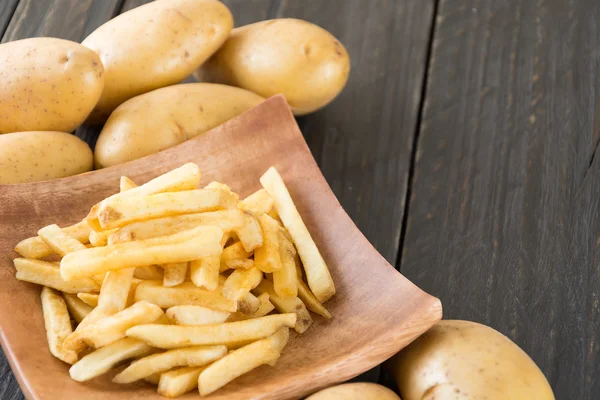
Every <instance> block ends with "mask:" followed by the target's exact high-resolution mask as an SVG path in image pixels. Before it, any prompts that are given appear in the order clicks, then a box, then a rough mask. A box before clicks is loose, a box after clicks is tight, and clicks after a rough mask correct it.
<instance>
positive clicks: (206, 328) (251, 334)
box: [127, 313, 296, 349]
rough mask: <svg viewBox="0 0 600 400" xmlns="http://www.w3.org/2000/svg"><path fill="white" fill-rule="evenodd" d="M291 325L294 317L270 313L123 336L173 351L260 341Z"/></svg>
mask: <svg viewBox="0 0 600 400" xmlns="http://www.w3.org/2000/svg"><path fill="white" fill-rule="evenodd" d="M295 324H296V314H293V313H290V314H274V315H267V316H265V317H261V318H255V319H250V320H247V321H238V322H226V323H224V324H214V325H156V324H150V325H138V326H134V327H132V328H130V329H129V330H128V331H127V336H129V337H134V338H136V339H140V340H143V341H145V342H146V343H148V344H150V345H151V346H154V347H159V348H162V349H174V348H179V347H186V346H201V345H214V344H225V345H227V344H234V343H239V342H243V341H250V340H257V339H262V338H265V337H267V336H270V335H272V334H273V333H275V332H277V330H278V329H279V328H281V327H284V326H287V327H292V326H294V325H295Z"/></svg>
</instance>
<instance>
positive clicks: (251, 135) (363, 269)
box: [0, 96, 442, 400]
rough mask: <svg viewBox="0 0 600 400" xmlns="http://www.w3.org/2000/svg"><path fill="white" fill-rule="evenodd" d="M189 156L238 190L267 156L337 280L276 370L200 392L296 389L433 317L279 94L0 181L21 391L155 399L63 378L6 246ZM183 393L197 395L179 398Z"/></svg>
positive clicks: (103, 381) (344, 369) (3, 309)
mask: <svg viewBox="0 0 600 400" xmlns="http://www.w3.org/2000/svg"><path fill="white" fill-rule="evenodd" d="M188 161H192V162H195V163H197V164H198V165H199V166H200V170H201V171H202V173H203V177H202V181H203V182H205V183H208V182H210V181H212V180H219V181H223V182H227V183H228V184H229V185H230V186H231V187H232V188H233V189H234V190H236V191H238V192H239V193H240V195H247V194H250V193H252V192H253V191H255V190H257V189H258V188H259V187H260V184H259V181H258V179H259V177H260V176H261V175H262V174H263V173H264V172H265V171H266V170H267V168H268V167H269V166H271V165H274V166H275V167H276V168H277V169H278V170H279V172H280V173H281V175H282V176H283V178H284V180H285V182H286V184H287V185H288V188H289V190H290V193H291V195H292V197H293V199H294V200H295V202H296V205H297V207H298V210H299V211H300V214H301V215H302V217H303V218H304V221H305V222H306V225H307V226H308V229H309V230H310V232H311V234H312V235H313V237H314V239H315V242H316V243H317V245H318V246H319V248H320V249H321V251H322V253H323V256H324V258H325V260H326V261H327V263H328V265H329V268H330V269H331V273H332V275H333V278H334V280H335V284H336V287H337V295H336V296H335V297H333V299H332V300H330V301H329V302H328V303H327V304H326V306H327V308H328V309H329V310H330V311H331V313H332V314H333V316H334V319H333V320H332V321H331V322H327V321H325V320H324V319H322V318H320V317H318V316H315V317H314V318H315V324H314V325H313V326H312V327H311V328H310V329H309V330H308V331H307V332H306V333H305V334H303V335H301V336H300V335H295V334H294V335H293V336H292V337H291V339H290V342H289V344H288V345H287V347H286V348H285V351H284V352H283V355H282V357H281V358H280V359H279V361H278V363H277V365H276V366H275V367H269V366H264V367H260V368H258V369H257V370H255V371H253V372H252V373H250V374H247V375H245V376H243V377H241V378H239V379H237V380H235V381H234V382H232V383H230V384H229V385H227V386H225V387H224V388H222V389H221V390H218V391H217V392H215V393H214V394H213V395H211V396H208V398H211V399H225V398H235V399H292V398H299V397H301V396H304V395H306V394H309V393H311V392H313V391H315V390H316V389H319V388H323V387H325V386H329V385H331V384H334V383H337V382H341V381H344V380H346V379H349V378H352V377H354V376H356V375H358V374H360V373H361V372H364V371H366V370H368V369H369V368H372V367H373V366H375V365H377V364H379V363H381V362H382V361H384V360H385V359H387V358H388V357H390V356H391V355H393V354H394V353H396V352H397V351H398V350H400V349H401V348H403V347H404V346H406V345H407V344H408V343H410V342H411V341H413V340H414V339H415V338H416V337H418V336H419V335H420V334H421V333H423V332H425V331H426V330H427V329H428V328H429V327H431V326H432V325H433V324H435V323H436V322H437V321H438V320H439V319H440V318H441V315H442V309H441V305H440V302H439V300H438V299H436V298H434V297H431V296H429V295H428V294H426V293H424V292H423V291H421V290H420V289H419V288H418V287H416V286H415V285H413V284H412V283H411V282H409V281H408V280H407V279H406V278H404V277H403V276H402V275H401V274H399V273H398V272H397V271H396V270H395V269H394V268H393V267H392V266H391V265H390V264H388V263H387V262H386V260H385V259H384V258H383V257H382V256H381V255H380V254H379V253H377V251H376V250H375V249H374V248H373V246H371V244H369V242H368V241H367V240H366V239H365V237H364V236H363V235H362V234H361V233H360V231H359V230H358V229H357V228H356V226H355V225H354V224H353V223H352V221H351V220H350V218H349V217H348V215H347V214H346V213H345V212H344V210H343V209H342V207H341V206H340V204H339V203H338V201H337V199H336V198H335V196H334V195H333V193H332V192H331V189H330V188H329V186H328V185H327V182H326V181H325V179H324V178H323V175H321V172H320V170H319V168H318V167H317V164H316V163H315V160H314V159H313V157H312V155H311V153H310V151H309V149H308V147H307V146H306V143H305V141H304V139H303V137H302V134H301V133H300V130H299V129H298V126H297V125H296V122H295V120H294V118H293V116H292V114H291V113H290V110H289V108H288V106H287V105H286V103H285V100H284V99H283V98H282V97H281V96H278V97H274V98H271V99H269V100H267V101H266V102H265V103H263V104H261V105H259V106H257V107H255V108H254V109H252V110H250V111H248V112H247V113H245V114H243V115H241V116H239V117H237V118H235V119H233V120H231V121H229V122H227V123H225V124H224V125H221V126H219V127H218V128H215V129H213V130H212V131H210V132H207V133H205V134H203V135H200V136H199V137H196V138H194V139H192V140H190V141H188V142H185V143H183V144H181V145H179V146H176V147H173V148H170V149H168V150H165V151H162V152H160V153H158V154H154V155H152V156H148V157H145V158H142V159H140V160H136V161H133V162H130V163H127V164H123V165H119V166H116V167H112V168H108V169H104V170H101V171H96V172H90V173H86V174H83V175H78V176H74V177H69V178H64V179H58V180H53V181H47V182H40V183H33V184H22V185H0V199H1V205H0V266H1V270H0V271H1V272H0V273H1V276H0V333H1V339H2V347H3V348H4V351H5V353H6V356H7V357H8V359H9V361H10V364H11V366H12V369H13V371H14V373H15V375H16V376H17V379H18V380H19V384H20V385H21V388H22V389H23V391H24V392H25V395H26V396H27V397H28V398H30V399H52V400H54V399H99V400H100V399H101V400H110V399H144V400H149V399H158V398H161V397H160V396H159V395H158V394H157V393H156V391H155V388H154V387H152V386H150V385H149V384H146V383H139V384H136V385H125V386H122V385H117V384H113V383H111V382H110V378H111V376H105V377H101V378H98V379H96V380H93V381H91V382H88V383H85V384H82V383H77V382H75V381H72V380H71V379H70V378H69V373H68V365H66V364H64V363H62V362H60V361H58V360H56V359H54V358H53V357H52V356H51V355H50V353H49V351H48V346H47V344H46V337H45V331H44V322H43V319H42V313H41V308H40V299H39V294H40V287H39V286H36V285H33V284H28V283H24V282H19V281H17V280H16V279H15V277H14V273H15V270H14V267H13V263H12V258H14V257H17V254H16V253H15V252H14V251H13V248H14V246H15V244H16V243H17V242H18V241H19V240H21V239H24V238H26V237H30V236H33V235H35V234H36V232H37V230H38V229H39V228H40V227H43V226H45V225H48V224H51V223H58V224H59V225H68V224H72V223H75V222H77V221H79V220H81V218H82V217H84V216H85V215H86V214H87V212H88V210H89V208H90V207H91V206H92V205H93V204H94V203H96V202H97V201H99V200H101V199H102V198H104V197H107V196H108V195H110V194H112V193H115V192H117V191H118V189H119V177H120V176H121V175H127V176H129V177H131V178H132V179H133V180H134V181H135V182H137V183H143V182H146V181H148V180H150V179H151V178H153V177H155V176H157V175H159V174H162V173H164V172H166V171H168V170H170V169H173V168H175V167H178V166H180V165H182V164H184V163H186V162H188ZM384 211H385V210H382V212H384ZM192 396H198V393H197V392H192V393H189V394H187V395H186V396H184V398H191V397H192Z"/></svg>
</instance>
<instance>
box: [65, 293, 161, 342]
mask: <svg viewBox="0 0 600 400" xmlns="http://www.w3.org/2000/svg"><path fill="white" fill-rule="evenodd" d="M162 315H163V311H162V310H161V309H160V307H158V306H156V305H154V304H151V303H148V302H147V301H139V302H137V303H135V304H134V305H132V306H131V307H129V308H126V309H124V310H123V311H119V312H118V313H116V314H114V315H111V316H109V317H105V318H101V319H99V320H97V321H96V322H94V323H92V324H89V325H87V326H86V327H85V328H83V329H82V330H81V331H79V332H75V333H78V337H79V339H80V340H82V341H83V342H85V343H87V344H88V345H90V346H92V347H95V348H99V347H102V346H106V345H107V344H109V343H112V342H115V341H117V340H119V339H122V338H124V337H125V332H126V331H127V330H128V329H129V328H131V327H133V326H136V325H140V324H149V323H152V322H154V321H156V320H157V319H158V318H159V317H161V316H162ZM161 326H162V325H161Z"/></svg>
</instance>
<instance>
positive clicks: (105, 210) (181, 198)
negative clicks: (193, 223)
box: [98, 189, 237, 229]
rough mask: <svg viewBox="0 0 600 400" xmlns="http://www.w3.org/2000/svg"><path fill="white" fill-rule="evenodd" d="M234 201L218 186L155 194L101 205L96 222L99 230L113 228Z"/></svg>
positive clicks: (213, 208)
mask: <svg viewBox="0 0 600 400" xmlns="http://www.w3.org/2000/svg"><path fill="white" fill-rule="evenodd" d="M124 193H127V192H124ZM236 204H237V200H236V198H235V196H234V195H233V194H232V193H231V192H228V191H225V190H218V189H196V190H186V191H183V192H169V193H158V194H152V195H149V196H141V197H133V198H132V197H130V198H122V199H119V200H113V201H111V202H110V203H105V204H102V205H101V206H100V207H99V208H98V221H99V222H100V226H101V227H102V229H113V228H119V227H121V226H124V225H127V224H130V223H132V222H136V221H142V220H146V219H154V218H160V217H170V216H175V215H182V214H192V213H203V212H208V211H217V210H225V209H230V208H235V207H236Z"/></svg>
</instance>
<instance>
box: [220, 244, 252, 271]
mask: <svg viewBox="0 0 600 400" xmlns="http://www.w3.org/2000/svg"><path fill="white" fill-rule="evenodd" d="M252 255H253V252H252V251H246V250H245V249H244V246H243V245H242V242H235V243H233V244H231V245H229V246H227V247H225V248H224V249H223V253H221V265H220V267H219V271H220V272H223V271H225V270H228V269H231V268H242V269H247V268H252V266H254V261H253V260H249V259H248V257H252Z"/></svg>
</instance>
